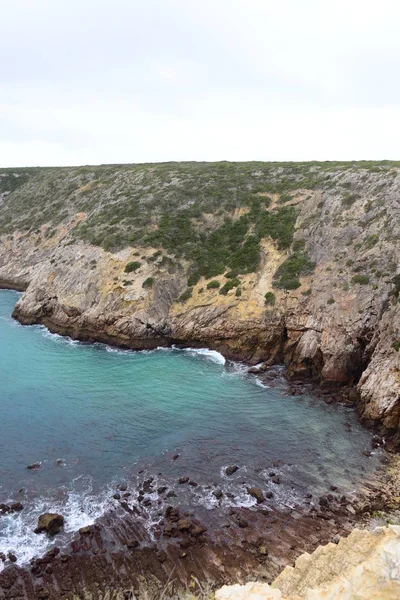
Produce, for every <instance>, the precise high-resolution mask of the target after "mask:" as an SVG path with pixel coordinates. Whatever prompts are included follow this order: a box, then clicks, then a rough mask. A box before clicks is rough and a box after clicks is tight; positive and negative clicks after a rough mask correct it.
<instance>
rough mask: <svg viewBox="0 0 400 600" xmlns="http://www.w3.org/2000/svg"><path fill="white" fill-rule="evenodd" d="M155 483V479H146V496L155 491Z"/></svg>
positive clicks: (144, 486)
mask: <svg viewBox="0 0 400 600" xmlns="http://www.w3.org/2000/svg"><path fill="white" fill-rule="evenodd" d="M153 481H154V478H153V477H150V479H146V481H144V482H143V489H144V491H145V493H146V494H151V492H152V491H153V489H152V488H153Z"/></svg>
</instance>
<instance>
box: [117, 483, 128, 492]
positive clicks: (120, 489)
mask: <svg viewBox="0 0 400 600" xmlns="http://www.w3.org/2000/svg"><path fill="white" fill-rule="evenodd" d="M118 489H119V491H120V492H126V490H127V489H128V486H127V485H126V484H125V483H121V484H120V485H119V486H118Z"/></svg>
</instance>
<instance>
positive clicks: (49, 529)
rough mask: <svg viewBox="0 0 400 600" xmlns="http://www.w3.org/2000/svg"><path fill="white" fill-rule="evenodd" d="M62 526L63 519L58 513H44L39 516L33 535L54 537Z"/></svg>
mask: <svg viewBox="0 0 400 600" xmlns="http://www.w3.org/2000/svg"><path fill="white" fill-rule="evenodd" d="M63 525H64V517H63V516H62V515H59V514H58V513H44V514H43V515H40V517H39V519H38V525H37V527H36V529H35V533H47V534H49V535H56V534H57V533H60V531H61V528H62V527H63Z"/></svg>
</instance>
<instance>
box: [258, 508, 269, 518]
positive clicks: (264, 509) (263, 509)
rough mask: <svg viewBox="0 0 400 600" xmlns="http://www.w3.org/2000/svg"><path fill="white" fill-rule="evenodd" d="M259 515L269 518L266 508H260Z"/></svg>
mask: <svg viewBox="0 0 400 600" xmlns="http://www.w3.org/2000/svg"><path fill="white" fill-rule="evenodd" d="M260 513H261V514H262V515H264V517H269V515H270V511H269V510H268V508H261V510H260Z"/></svg>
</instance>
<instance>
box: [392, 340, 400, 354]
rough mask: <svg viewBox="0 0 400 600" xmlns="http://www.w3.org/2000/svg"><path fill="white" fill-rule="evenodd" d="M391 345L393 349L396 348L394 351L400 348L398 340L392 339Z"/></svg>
mask: <svg viewBox="0 0 400 600" xmlns="http://www.w3.org/2000/svg"><path fill="white" fill-rule="evenodd" d="M392 346H393V348H394V350H396V352H398V351H399V350H400V340H396V341H394V342H393V344H392Z"/></svg>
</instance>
